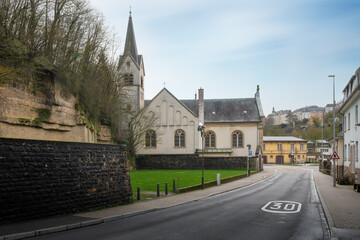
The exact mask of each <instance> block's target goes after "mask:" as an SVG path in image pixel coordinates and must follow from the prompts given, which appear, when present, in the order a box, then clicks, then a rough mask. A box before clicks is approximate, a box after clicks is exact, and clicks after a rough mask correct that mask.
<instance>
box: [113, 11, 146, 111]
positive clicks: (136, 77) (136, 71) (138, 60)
mask: <svg viewBox="0 0 360 240" xmlns="http://www.w3.org/2000/svg"><path fill="white" fill-rule="evenodd" d="M119 67H120V72H121V74H122V76H121V81H122V84H123V86H124V90H125V91H126V93H127V95H128V98H129V100H128V106H127V109H128V110H131V112H132V113H133V114H134V115H135V114H137V113H138V112H139V111H141V109H143V107H144V77H145V68H144V61H143V57H142V55H138V51H137V47H136V40H135V32H134V26H133V22H132V16H131V11H130V14H129V22H128V26H127V33H126V40H125V46H124V52H123V55H121V56H120V63H119Z"/></svg>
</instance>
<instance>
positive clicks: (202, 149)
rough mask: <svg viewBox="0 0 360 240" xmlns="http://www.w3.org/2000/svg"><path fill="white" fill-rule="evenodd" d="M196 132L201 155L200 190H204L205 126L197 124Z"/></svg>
mask: <svg viewBox="0 0 360 240" xmlns="http://www.w3.org/2000/svg"><path fill="white" fill-rule="evenodd" d="M198 131H199V132H200V133H201V154H202V158H201V159H202V167H201V188H202V189H204V137H205V126H204V125H203V124H202V123H201V122H199V126H198Z"/></svg>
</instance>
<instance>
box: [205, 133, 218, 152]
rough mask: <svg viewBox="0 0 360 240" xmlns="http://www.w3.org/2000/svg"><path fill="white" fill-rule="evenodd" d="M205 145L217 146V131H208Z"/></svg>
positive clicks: (209, 146) (208, 146)
mask: <svg viewBox="0 0 360 240" xmlns="http://www.w3.org/2000/svg"><path fill="white" fill-rule="evenodd" d="M205 147H206V148H215V147H216V144H215V133H214V132H213V131H208V132H207V133H206V135H205Z"/></svg>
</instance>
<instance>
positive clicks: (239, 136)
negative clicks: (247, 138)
mask: <svg viewBox="0 0 360 240" xmlns="http://www.w3.org/2000/svg"><path fill="white" fill-rule="evenodd" d="M231 139H232V147H233V148H241V147H244V134H243V133H242V132H241V131H239V130H236V131H234V132H233V133H232V136H231Z"/></svg>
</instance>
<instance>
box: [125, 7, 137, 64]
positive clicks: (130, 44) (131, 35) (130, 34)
mask: <svg viewBox="0 0 360 240" xmlns="http://www.w3.org/2000/svg"><path fill="white" fill-rule="evenodd" d="M126 53H129V54H130V55H131V57H133V58H134V60H135V62H136V63H137V64H139V61H138V51H137V48H136V40H135V32H134V27H133V23H132V17H131V7H130V12H129V22H128V27H127V33H126V40H125V48H124V54H123V55H125V54H126Z"/></svg>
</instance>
